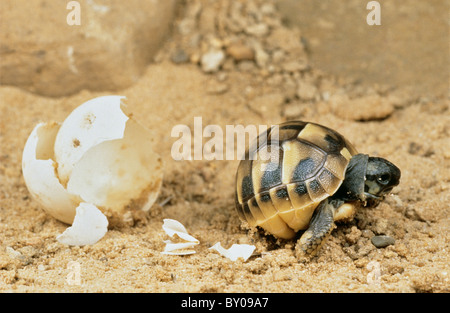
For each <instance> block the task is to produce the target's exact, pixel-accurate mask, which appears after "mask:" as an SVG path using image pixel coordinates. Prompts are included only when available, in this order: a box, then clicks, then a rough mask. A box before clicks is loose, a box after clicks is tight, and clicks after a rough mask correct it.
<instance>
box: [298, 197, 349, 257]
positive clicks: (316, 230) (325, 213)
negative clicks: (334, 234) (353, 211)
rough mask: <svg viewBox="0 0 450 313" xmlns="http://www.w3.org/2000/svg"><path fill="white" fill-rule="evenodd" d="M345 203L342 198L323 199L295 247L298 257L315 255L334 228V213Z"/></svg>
mask: <svg viewBox="0 0 450 313" xmlns="http://www.w3.org/2000/svg"><path fill="white" fill-rule="evenodd" d="M342 204H343V201H341V200H334V199H333V200H329V199H325V200H323V201H322V202H321V203H320V204H319V206H318V207H317V209H316V210H315V212H314V215H313V216H312V218H311V222H310V223H309V228H308V229H307V230H306V231H305V232H304V233H303V235H302V236H301V237H300V239H299V240H298V242H297V245H296V247H295V250H296V254H297V257H299V258H300V257H302V256H305V255H309V256H313V255H315V254H316V252H317V251H318V250H319V248H320V247H321V246H322V244H323V243H324V242H325V239H326V238H327V237H328V236H329V234H330V233H331V231H332V230H333V229H334V227H335V224H334V214H335V212H336V209H337V208H338V207H340V206H341V205H342Z"/></svg>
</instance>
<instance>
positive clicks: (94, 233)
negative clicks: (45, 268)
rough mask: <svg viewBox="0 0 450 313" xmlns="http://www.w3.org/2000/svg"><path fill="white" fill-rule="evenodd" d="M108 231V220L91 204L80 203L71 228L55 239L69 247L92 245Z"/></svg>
mask: <svg viewBox="0 0 450 313" xmlns="http://www.w3.org/2000/svg"><path fill="white" fill-rule="evenodd" d="M107 231H108V219H107V218H106V216H105V215H103V213H102V212H101V211H100V210H99V209H98V208H97V207H96V206H95V205H93V204H90V203H84V202H83V203H80V205H79V206H78V207H77V208H76V215H75V219H74V220H73V224H72V226H71V227H69V228H67V229H66V230H65V231H64V232H63V233H62V234H61V235H58V236H57V237H56V240H58V241H59V242H60V243H62V244H65V245H70V246H85V245H93V244H94V243H96V242H97V241H99V240H100V239H102V238H103V236H105V234H106V232H107Z"/></svg>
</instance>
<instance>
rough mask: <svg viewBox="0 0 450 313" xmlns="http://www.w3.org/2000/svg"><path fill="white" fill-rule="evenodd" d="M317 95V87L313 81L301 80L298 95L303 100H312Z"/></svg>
mask: <svg viewBox="0 0 450 313" xmlns="http://www.w3.org/2000/svg"><path fill="white" fill-rule="evenodd" d="M316 95H317V88H316V86H314V85H313V84H311V83H308V82H305V81H300V82H299V83H298V88H297V96H298V97H299V98H300V99H301V100H312V99H314V98H315V97H316Z"/></svg>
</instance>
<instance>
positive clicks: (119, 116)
mask: <svg viewBox="0 0 450 313" xmlns="http://www.w3.org/2000/svg"><path fill="white" fill-rule="evenodd" d="M123 98H124V97H121V96H105V97H99V98H95V99H92V100H90V101H87V102H85V103H84V104H82V105H80V106H79V107H78V108H76V109H75V110H74V111H73V112H72V113H71V114H70V115H69V116H68V117H67V119H66V120H65V121H64V122H63V124H62V125H61V128H60V130H59V132H58V134H57V136H56V140H55V158H56V161H57V163H58V170H57V172H58V175H59V179H60V181H61V183H62V184H63V185H64V186H66V187H67V191H68V192H69V193H70V194H75V195H78V196H79V197H80V198H81V199H82V201H83V202H88V203H92V204H94V205H96V206H98V207H99V208H106V209H111V210H113V211H121V210H122V209H124V208H125V207H138V208H140V209H142V210H148V209H150V207H151V205H152V204H153V203H154V201H155V200H156V198H157V196H158V193H159V189H160V187H161V183H162V175H163V170H162V160H161V158H160V156H159V155H158V154H157V153H155V152H154V150H153V137H152V134H151V132H150V131H149V130H148V129H146V128H145V127H143V126H142V125H140V124H139V123H138V122H136V121H135V120H134V119H132V118H130V117H129V116H127V114H126V113H125V112H124V105H123V104H122V103H121V99H123Z"/></svg>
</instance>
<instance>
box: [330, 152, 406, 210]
mask: <svg viewBox="0 0 450 313" xmlns="http://www.w3.org/2000/svg"><path fill="white" fill-rule="evenodd" d="M399 182H400V170H399V169H398V167H397V166H395V165H394V164H392V163H391V162H389V161H388V160H385V159H383V158H376V157H369V156H368V155H366V154H357V155H355V156H353V157H352V159H351V160H350V163H349V164H348V167H347V170H346V172H345V179H344V181H343V182H342V185H341V187H340V189H339V190H338V192H337V194H336V197H338V198H340V199H342V200H344V201H347V200H349V201H354V200H359V201H362V202H363V203H364V204H365V206H369V207H373V206H376V205H377V204H378V203H379V202H380V201H381V200H383V198H384V196H385V195H386V194H388V193H389V192H391V190H392V188H394V187H395V186H397V185H398V183H399Z"/></svg>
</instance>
